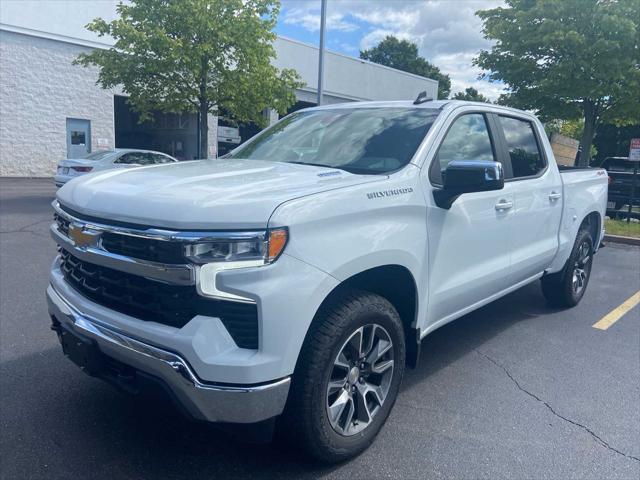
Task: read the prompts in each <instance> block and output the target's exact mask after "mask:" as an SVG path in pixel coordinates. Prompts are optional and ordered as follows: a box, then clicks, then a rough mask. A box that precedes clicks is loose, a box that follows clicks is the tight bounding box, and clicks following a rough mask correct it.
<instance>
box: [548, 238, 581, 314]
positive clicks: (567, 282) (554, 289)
mask: <svg viewBox="0 0 640 480" xmlns="http://www.w3.org/2000/svg"><path fill="white" fill-rule="evenodd" d="M585 254H586V257H585ZM592 264H593V238H591V234H590V233H589V232H588V231H587V230H584V229H581V230H580V231H579V232H578V235H577V236H576V241H575V243H574V244H573V249H572V250H571V255H569V258H568V260H567V263H566V264H565V266H564V268H563V269H562V270H561V271H559V272H558V273H553V274H551V275H545V276H544V277H542V279H541V283H542V293H543V294H544V296H545V298H546V299H547V301H548V302H549V304H550V305H553V306H557V307H575V306H576V305H577V304H578V303H579V302H580V300H581V299H582V297H583V296H584V292H585V291H586V290H587V285H588V284H589V278H590V277H591V266H592ZM578 271H581V272H582V273H576V272H578ZM577 287H579V288H577Z"/></svg>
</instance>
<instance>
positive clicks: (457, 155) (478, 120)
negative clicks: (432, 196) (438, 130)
mask: <svg viewBox="0 0 640 480" xmlns="http://www.w3.org/2000/svg"><path fill="white" fill-rule="evenodd" d="M454 160H471V161H481V160H488V161H495V156H494V154H493V148H492V146H491V137H490V136H489V128H488V127H487V122H486V121H485V118H484V115H483V114H482V113H469V114H467V115H463V116H462V117H460V118H458V119H456V120H455V121H454V122H453V124H452V125H451V128H449V131H448V132H447V135H446V136H445V137H444V140H443V141H442V143H441V144H440V148H439V149H438V153H437V154H436V158H435V160H434V162H433V164H432V166H431V170H430V172H429V177H430V179H431V181H432V182H433V183H436V184H442V179H443V174H444V172H445V170H446V169H447V165H449V163H450V162H452V161H454Z"/></svg>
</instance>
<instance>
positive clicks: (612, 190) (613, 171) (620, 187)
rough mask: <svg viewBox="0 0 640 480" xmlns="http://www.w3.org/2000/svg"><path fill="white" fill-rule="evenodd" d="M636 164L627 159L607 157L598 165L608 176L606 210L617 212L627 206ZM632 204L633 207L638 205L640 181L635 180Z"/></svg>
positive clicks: (639, 201)
mask: <svg viewBox="0 0 640 480" xmlns="http://www.w3.org/2000/svg"><path fill="white" fill-rule="evenodd" d="M636 163H637V162H632V161H630V160H629V159H628V158H627V157H607V158H605V159H604V160H603V161H602V163H600V165H599V167H600V168H604V169H605V170H606V171H607V173H608V175H609V194H608V197H607V200H608V201H607V210H614V211H618V210H620V209H621V208H622V207H623V206H624V205H628V204H629V199H630V198H631V187H632V185H633V175H634V169H636V171H637V170H638V169H637V165H636ZM636 175H637V174H636ZM632 204H633V206H639V205H640V181H639V180H638V179H636V192H635V195H634V198H633V200H632Z"/></svg>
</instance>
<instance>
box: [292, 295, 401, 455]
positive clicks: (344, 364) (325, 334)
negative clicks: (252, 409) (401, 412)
mask: <svg viewBox="0 0 640 480" xmlns="http://www.w3.org/2000/svg"><path fill="white" fill-rule="evenodd" d="M404 341H405V340H404V330H403V327H402V321H401V319H400V316H399V315H398V312H397V311H396V310H395V308H394V307H393V306H392V305H391V304H390V303H389V302H388V301H387V300H386V299H384V298H383V297H380V296H379V295H375V294H372V293H368V292H351V293H349V294H347V295H344V296H343V297H342V298H340V299H339V300H338V301H335V302H333V303H332V304H331V305H330V306H328V307H324V308H323V309H322V310H321V311H320V312H319V314H318V315H317V316H316V318H315V319H314V322H313V324H312V326H311V330H310V332H309V335H308V336H307V339H306V340H305V344H304V346H303V349H302V352H301V354H300V360H299V362H298V366H297V367H296V372H295V374H294V378H293V383H292V386H291V392H290V397H289V403H288V405H287V409H286V411H285V415H284V418H283V422H282V426H283V428H285V429H286V430H287V431H288V432H287V433H288V434H289V436H290V437H293V438H292V439H293V440H294V441H295V444H296V445H298V446H302V447H303V448H304V450H306V452H307V453H308V454H310V455H311V456H312V457H314V458H316V459H317V460H320V461H323V462H330V463H332V462H338V461H342V460H345V459H347V458H350V457H352V456H354V455H357V454H358V453H360V452H361V451H363V450H364V449H366V448H367V447H368V446H369V445H370V444H371V442H373V440H374V438H375V436H376V435H377V433H378V431H379V430H380V428H381V427H382V425H383V424H384V422H385V420H386V419H387V417H388V415H389V412H390V411H391V408H392V407H393V404H394V402H395V399H396V396H397V394H398V390H399V387H400V382H401V380H402V375H403V372H404V363H405V343H404Z"/></svg>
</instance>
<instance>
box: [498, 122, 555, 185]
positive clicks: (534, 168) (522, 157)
mask: <svg viewBox="0 0 640 480" xmlns="http://www.w3.org/2000/svg"><path fill="white" fill-rule="evenodd" d="M498 118H499V122H500V125H501V126H502V131H503V132H504V137H505V140H506V142H507V148H508V150H509V157H510V158H511V168H512V169H513V177H514V178H521V177H533V176H536V175H538V174H539V173H540V172H541V171H542V170H544V168H545V166H546V163H545V160H544V157H543V156H542V153H541V152H540V147H539V145H538V141H537V140H536V135H535V132H534V130H533V125H532V124H531V122H528V121H526V120H520V119H518V118H512V117H503V116H500V117H498Z"/></svg>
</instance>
